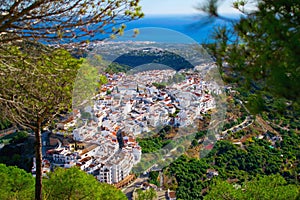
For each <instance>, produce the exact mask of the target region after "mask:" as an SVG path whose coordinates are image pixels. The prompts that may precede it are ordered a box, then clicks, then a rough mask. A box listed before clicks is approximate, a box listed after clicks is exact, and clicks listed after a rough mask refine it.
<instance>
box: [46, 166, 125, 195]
mask: <svg viewBox="0 0 300 200" xmlns="http://www.w3.org/2000/svg"><path fill="white" fill-rule="evenodd" d="M48 176H49V178H45V179H44V197H45V199H49V200H60V199H72V200H79V199H87V200H89V199H95V200H96V199H98V200H111V199H114V200H126V199H127V198H126V196H125V195H124V194H123V193H122V192H121V191H120V190H117V189H116V188H114V187H113V186H111V185H108V184H106V183H99V182H98V181H97V180H96V179H95V177H93V176H92V175H89V174H87V173H85V172H83V171H81V170H80V169H79V168H77V167H72V168H70V169H63V168H57V169H56V170H55V171H54V172H52V173H49V174H48Z"/></svg>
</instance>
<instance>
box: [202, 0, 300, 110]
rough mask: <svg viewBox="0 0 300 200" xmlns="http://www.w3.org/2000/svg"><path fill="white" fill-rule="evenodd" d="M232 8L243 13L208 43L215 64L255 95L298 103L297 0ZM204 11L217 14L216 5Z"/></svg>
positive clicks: (299, 8) (263, 0)
mask: <svg viewBox="0 0 300 200" xmlns="http://www.w3.org/2000/svg"><path fill="white" fill-rule="evenodd" d="M212 2H215V1H212ZM209 5H210V4H209ZM213 6H214V7H216V6H217V4H216V3H214V4H213ZM234 7H235V8H236V9H238V10H240V11H241V12H242V13H243V14H244V15H242V16H241V19H240V20H239V21H236V22H233V23H234V26H233V30H231V29H228V28H223V27H219V28H218V29H217V31H216V33H215V34H214V39H215V40H216V42H215V43H214V44H213V45H210V49H211V52H212V53H213V55H214V56H215V57H216V59H217V63H218V64H219V66H220V67H221V68H222V70H223V71H225V72H226V73H227V74H228V73H229V74H230V76H231V77H232V79H231V80H233V81H235V82H238V83H239V84H240V85H241V86H242V87H244V88H246V89H247V90H251V91H252V93H256V94H257V95H258V96H259V95H262V94H261V91H262V90H265V91H269V92H271V93H272V94H273V95H274V96H275V97H284V98H287V99H288V100H291V101H293V102H299V100H300V99H299V96H300V95H299V94H300V90H299V88H300V85H299V83H300V72H299V70H300V68H299V66H300V59H299V56H298V55H299V53H300V41H299V37H300V29H299V26H300V15H299V13H300V3H299V1H293V0H288V1H269V0H260V1H257V3H256V8H255V9H252V10H250V9H249V8H248V9H247V7H246V1H237V2H235V3H234ZM211 10H212V11H211ZM204 11H206V12H208V13H209V14H210V16H217V17H218V16H219V15H218V14H215V12H216V11H217V8H215V9H206V10H205V9H204ZM228 66H230V68H228ZM257 98H258V99H259V97H257ZM252 100H253V99H252ZM255 106H256V107H257V108H258V109H261V106H260V105H255Z"/></svg>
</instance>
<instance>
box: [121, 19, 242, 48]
mask: <svg viewBox="0 0 300 200" xmlns="http://www.w3.org/2000/svg"><path fill="white" fill-rule="evenodd" d="M225 17H226V18H227V19H230V20H222V19H214V20H213V19H210V18H208V17H205V16H200V15H199V16H197V15H160V16H158V15H152V16H151V15H150V16H147V15H146V16H145V17H144V18H142V19H139V20H135V21H131V22H128V23H126V26H127V27H126V30H127V31H128V30H131V29H136V28H137V29H140V30H141V32H140V34H139V36H138V37H139V38H141V39H143V40H144V39H145V40H147V39H149V35H148V36H147V35H146V34H144V35H143V29H142V28H149V27H152V28H165V29H171V30H173V31H176V32H179V33H181V34H184V35H186V36H187V37H190V38H192V39H193V40H195V41H196V42H198V43H207V42H212V37H211V35H212V34H213V32H214V30H215V29H216V28H217V27H220V26H226V27H228V28H232V22H233V21H237V20H238V19H239V16H237V15H227V16H225ZM148 30H149V29H148ZM150 34H151V37H150V38H151V39H153V40H156V41H164V40H166V38H169V39H170V40H172V41H174V40H176V37H177V36H179V34H178V35H177V34H172V36H173V38H170V37H172V36H168V37H166V35H164V32H163V31H162V32H160V31H158V32H153V33H152V32H151V33H150ZM174 37H175V38H174ZM180 37H182V36H180ZM178 39H179V38H178ZM167 42H168V41H167ZM179 42H181V41H179Z"/></svg>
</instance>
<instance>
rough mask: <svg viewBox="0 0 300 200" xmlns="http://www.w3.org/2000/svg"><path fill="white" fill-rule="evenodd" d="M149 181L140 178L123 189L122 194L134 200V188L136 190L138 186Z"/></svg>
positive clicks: (146, 178)
mask: <svg viewBox="0 0 300 200" xmlns="http://www.w3.org/2000/svg"><path fill="white" fill-rule="evenodd" d="M147 180H148V177H139V178H137V179H135V181H134V182H132V183H131V184H130V185H128V186H126V187H124V188H123V189H122V192H123V193H125V194H126V196H127V198H128V199H129V200H132V194H133V190H134V188H136V185H141V184H142V183H143V182H145V181H147Z"/></svg>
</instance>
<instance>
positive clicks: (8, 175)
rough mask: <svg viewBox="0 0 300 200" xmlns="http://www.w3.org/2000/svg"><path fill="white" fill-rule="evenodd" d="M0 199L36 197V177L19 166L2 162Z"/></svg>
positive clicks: (25, 199)
mask: <svg viewBox="0 0 300 200" xmlns="http://www.w3.org/2000/svg"><path fill="white" fill-rule="evenodd" d="M0 178H1V182H0V199H3V200H15V199H20V200H21V199H22V200H27V199H28V200H29V199H33V198H34V178H33V176H32V175H31V174H29V173H27V172H26V171H24V170H23V169H19V168H17V167H7V166H5V165H4V164H0Z"/></svg>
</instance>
